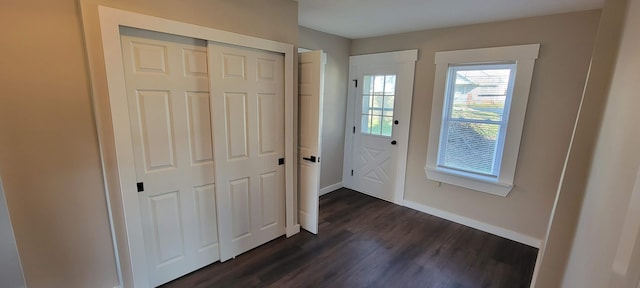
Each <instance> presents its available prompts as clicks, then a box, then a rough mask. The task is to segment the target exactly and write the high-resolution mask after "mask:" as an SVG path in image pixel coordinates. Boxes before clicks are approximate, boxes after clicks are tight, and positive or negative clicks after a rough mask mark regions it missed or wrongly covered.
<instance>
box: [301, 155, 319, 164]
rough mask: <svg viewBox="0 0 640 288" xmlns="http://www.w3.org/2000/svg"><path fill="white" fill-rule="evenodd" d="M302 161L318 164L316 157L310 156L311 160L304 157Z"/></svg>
mask: <svg viewBox="0 0 640 288" xmlns="http://www.w3.org/2000/svg"><path fill="white" fill-rule="evenodd" d="M302 159H304V160H307V161H311V162H313V163H316V156H310V157H309V158H307V157H302Z"/></svg>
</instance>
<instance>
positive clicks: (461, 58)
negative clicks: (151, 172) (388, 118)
mask: <svg viewBox="0 0 640 288" xmlns="http://www.w3.org/2000/svg"><path fill="white" fill-rule="evenodd" d="M539 50H540V44H529V45H517V46H505V47H493V48H481V49H469V50H457V51H444V52H436V57H435V64H436V73H435V82H434V87H433V102H432V107H431V123H430V128H429V143H428V145H429V146H428V149H427V163H426V165H425V168H424V169H425V173H426V175H427V178H428V179H430V180H434V181H437V182H443V183H447V184H451V185H456V186H460V187H464V188H468V189H472V190H476V191H481V192H486V193H489V194H494V195H499V196H507V195H508V194H509V192H510V191H511V189H512V188H513V178H514V175H515V170H516V163H517V160H518V151H519V149H520V139H521V138H522V129H523V126H524V118H525V113H526V110H527V102H528V99H529V91H530V87H531V79H532V76H533V68H534V64H535V60H536V59H537V58H538V52H539ZM504 63H515V64H516V69H515V79H514V82H513V94H512V96H511V104H510V107H506V105H508V102H507V103H506V104H505V112H506V113H505V114H504V116H503V117H507V118H508V120H507V125H506V130H505V136H504V146H503V150H502V159H498V163H497V165H498V167H499V168H498V169H499V171H498V173H497V176H493V175H486V174H480V173H473V172H465V171H460V170H455V169H448V168H446V167H441V166H438V154H439V151H440V139H441V135H442V132H443V131H442V129H443V123H444V122H445V121H444V118H443V116H445V115H446V114H445V113H446V112H445V109H446V108H447V107H446V105H447V103H445V99H446V90H447V84H448V81H447V76H448V73H449V67H450V66H453V65H478V64H504ZM499 146H500V145H499ZM500 148H502V147H498V149H500ZM496 156H499V155H498V153H496Z"/></svg>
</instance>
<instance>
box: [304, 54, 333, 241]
mask: <svg viewBox="0 0 640 288" xmlns="http://www.w3.org/2000/svg"><path fill="white" fill-rule="evenodd" d="M325 63H326V58H325V56H324V53H323V52H322V51H321V50H320V51H312V52H304V53H299V61H298V66H299V69H298V74H299V77H298V80H299V86H298V92H299V99H300V101H299V102H298V103H300V110H299V111H300V113H299V115H300V126H299V127H300V128H299V129H300V133H299V134H298V135H300V142H299V144H298V145H299V146H298V157H299V159H298V169H299V170H298V171H299V175H300V176H299V180H298V183H299V184H298V185H299V189H298V191H300V193H299V195H300V199H299V201H298V209H299V212H300V213H298V216H299V217H298V218H299V219H300V226H302V228H304V229H305V230H307V231H309V232H311V233H313V234H318V209H319V199H318V198H319V197H320V151H322V146H321V145H322V98H323V87H324V65H325Z"/></svg>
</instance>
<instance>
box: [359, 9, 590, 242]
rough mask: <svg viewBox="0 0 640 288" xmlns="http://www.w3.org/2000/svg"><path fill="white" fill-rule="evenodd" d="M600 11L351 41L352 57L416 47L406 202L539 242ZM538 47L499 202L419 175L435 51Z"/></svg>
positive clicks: (550, 203) (567, 141) (495, 197)
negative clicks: (508, 185) (509, 181)
mask: <svg viewBox="0 0 640 288" xmlns="http://www.w3.org/2000/svg"><path fill="white" fill-rule="evenodd" d="M599 15H600V11H599V10H595V11H586V12H578V13H569V14H561V15H552V16H544V17H534V18H526V19H519V20H513V21H505V22H496V23H488V24H479V25H471V26H462V27H454V28H446V29H437V30H427V31H419V32H413V33H405V34H398V35H392V36H386V37H376V38H366V39H358V40H353V41H352V47H351V55H358V54H366V53H375V52H385V51H394V50H404V49H414V48H418V49H420V52H419V53H420V54H419V59H418V62H417V63H416V74H415V79H416V80H415V84H414V85H415V87H414V97H413V108H412V116H411V128H410V139H409V155H408V162H407V175H406V190H405V199H407V200H410V201H414V202H418V203H420V204H424V205H427V206H430V207H433V208H436V209H440V210H444V211H448V212H450V213H454V214H457V215H460V216H464V217H468V218H472V219H475V220H477V221H481V222H484V223H487V224H491V225H495V226H498V227H501V228H504V229H509V230H512V231H515V232H518V233H522V234H524V235H528V236H531V237H534V238H536V239H543V238H544V236H545V233H546V227H547V222H548V220H549V215H550V212H551V209H552V205H553V202H554V198H555V194H556V190H557V186H558V182H559V178H560V174H561V170H562V167H563V163H564V159H565V156H566V153H567V149H568V145H569V140H570V137H571V133H572V129H573V123H574V120H575V117H576V113H577V110H578V105H579V101H580V98H581V95H582V91H583V88H584V84H585V79H586V75H587V70H588V67H589V60H590V58H591V51H592V47H593V43H594V39H595V33H596V28H597V25H598V19H599ZM530 43H540V44H541V48H540V56H539V58H538V60H537V61H536V66H535V71H534V75H533V82H532V86H531V95H530V97H529V104H528V108H527V115H526V120H525V124H524V132H523V135H522V144H521V146H520V154H519V158H518V159H519V160H518V166H517V169H516V175H515V180H514V184H515V187H514V189H513V190H512V191H511V193H510V194H509V195H508V197H506V198H503V197H499V196H492V195H489V194H486V193H482V192H475V191H472V190H468V189H464V188H460V187H456V186H451V185H447V184H442V185H441V186H437V185H436V183H434V182H431V181H428V180H427V179H426V177H425V174H424V165H425V159H426V151H427V137H428V134H429V131H428V128H427V127H429V120H430V117H431V115H430V114H431V113H430V112H431V100H432V91H433V79H434V71H435V65H434V55H435V54H434V53H435V52H436V51H446V50H458V49H470V48H481V47H493V46H504V45H516V44H530Z"/></svg>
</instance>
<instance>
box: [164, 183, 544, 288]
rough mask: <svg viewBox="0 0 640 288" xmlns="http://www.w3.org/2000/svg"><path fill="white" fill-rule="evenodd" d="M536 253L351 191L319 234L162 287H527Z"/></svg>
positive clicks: (333, 196)
mask: <svg viewBox="0 0 640 288" xmlns="http://www.w3.org/2000/svg"><path fill="white" fill-rule="evenodd" d="M536 256H537V249H535V248H532V247H529V246H526V245H523V244H520V243H516V242H513V241H510V240H507V239H504V238H500V237H498V236H495V235H491V234H488V233H485V232H482V231H479V230H475V229H472V228H469V227H465V226H462V225H460V224H457V223H453V222H450V221H446V220H443V219H440V218H437V217H434V216H430V215H427V214H424V213H420V212H418V211H415V210H411V209H408V208H405V207H401V206H398V205H394V204H392V203H389V202H386V201H383V200H379V199H376V198H373V197H370V196H367V195H364V194H361V193H358V192H355V191H352V190H349V189H344V188H343V189H339V190H337V191H334V192H332V193H329V194H326V195H324V196H322V197H320V215H319V233H318V235H313V234H310V233H307V232H305V231H302V232H301V233H299V234H297V235H295V236H293V237H291V238H285V237H280V238H278V239H276V240H273V241H271V242H269V243H267V244H265V245H263V246H261V247H258V248H256V249H253V250H251V251H249V252H247V253H244V254H242V255H240V256H238V257H236V259H233V260H230V261H227V262H225V263H214V264H212V265H209V266H207V267H205V268H202V269H200V270H198V271H196V272H193V273H191V274H189V275H186V276H184V277H182V278H179V279H176V280H175V281H172V282H170V283H167V284H165V285H163V286H162V287H167V288H172V287H350V288H351V287H433V288H436V287H438V288H439V287H442V288H458V287H459V288H475V287H495V288H502V287H509V288H512V287H523V288H524V287H528V286H529V283H530V282H531V276H532V274H533V267H534V265H535V261H536Z"/></svg>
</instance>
